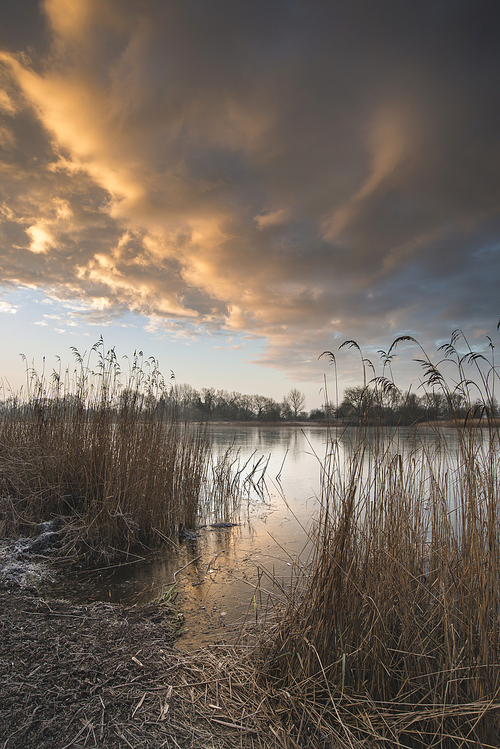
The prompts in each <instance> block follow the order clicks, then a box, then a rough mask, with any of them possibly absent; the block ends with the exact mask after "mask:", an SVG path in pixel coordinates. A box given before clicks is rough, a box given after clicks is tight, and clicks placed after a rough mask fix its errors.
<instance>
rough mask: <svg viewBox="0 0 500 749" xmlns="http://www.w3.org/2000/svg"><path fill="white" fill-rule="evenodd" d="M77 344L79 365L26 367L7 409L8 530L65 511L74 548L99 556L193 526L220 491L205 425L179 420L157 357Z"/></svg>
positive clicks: (1, 475) (0, 515) (0, 490)
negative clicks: (123, 360)
mask: <svg viewBox="0 0 500 749" xmlns="http://www.w3.org/2000/svg"><path fill="white" fill-rule="evenodd" d="M73 353H74V355H75V368H74V370H73V371H72V372H70V371H69V370H67V371H65V372H64V373H61V372H57V371H53V372H52V374H51V375H50V376H46V375H45V373H44V372H43V371H42V372H41V373H38V372H36V371H35V370H34V369H33V368H29V367H28V368H27V370H26V375H27V380H26V387H25V389H24V390H23V391H22V392H21V393H18V394H16V395H14V396H10V397H9V398H8V399H7V400H6V401H5V402H4V403H3V406H2V408H1V410H0V502H1V504H0V533H3V534H4V535H5V534H7V533H10V534H12V533H25V532H30V530H31V531H32V530H33V528H34V526H35V524H36V523H39V522H41V521H44V520H49V519H51V518H54V517H56V516H62V517H64V518H65V520H66V526H65V527H66V538H67V539H68V540H69V539H71V545H70V546H68V545H67V547H66V550H67V551H68V552H69V551H70V550H72V552H75V553H77V554H78V556H80V557H81V558H84V559H86V560H87V561H94V560H96V559H97V558H100V557H104V558H106V559H109V558H110V557H112V556H113V555H115V554H120V553H123V552H129V551H131V550H132V549H136V548H137V547H138V546H139V545H142V547H151V546H156V545H158V544H159V543H161V541H162V539H165V538H166V537H167V538H169V537H173V536H175V534H176V532H177V531H178V529H179V526H180V524H183V525H184V526H186V527H188V528H189V527H193V526H194V524H195V523H196V521H197V519H198V514H199V509H200V506H201V504H203V507H204V511H206V510H207V506H208V505H210V502H208V505H207V501H208V500H209V499H210V497H209V495H210V491H211V490H212V489H211V487H210V482H211V475H210V471H209V468H210V452H209V448H210V443H209V440H208V435H207V431H206V426H205V425H203V424H199V425H196V424H195V425H193V424H186V423H183V422H181V421H179V419H177V417H176V413H175V411H173V410H172V409H171V408H170V407H169V405H168V403H169V399H168V397H166V396H167V395H168V392H169V387H170V385H169V382H165V380H164V379H163V377H162V375H161V373H160V371H159V369H158V365H157V362H156V361H155V360H154V359H148V360H146V361H144V360H143V358H142V354H136V355H134V358H133V359H132V361H131V362H129V363H128V366H126V368H125V369H122V367H121V366H120V363H119V362H118V360H117V357H116V355H115V352H114V350H113V349H112V350H110V351H106V350H105V348H104V344H103V342H102V340H101V341H99V342H98V343H97V344H96V345H95V346H94V347H93V348H92V349H91V351H90V352H89V354H88V356H86V357H85V358H84V357H83V356H82V355H80V353H79V352H78V351H76V350H74V351H73ZM212 484H213V481H212ZM212 488H213V487H212ZM215 501H216V502H217V498H215ZM211 507H212V509H213V504H212V505H211ZM224 509H225V508H222V510H224Z"/></svg>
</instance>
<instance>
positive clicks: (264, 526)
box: [78, 425, 458, 648]
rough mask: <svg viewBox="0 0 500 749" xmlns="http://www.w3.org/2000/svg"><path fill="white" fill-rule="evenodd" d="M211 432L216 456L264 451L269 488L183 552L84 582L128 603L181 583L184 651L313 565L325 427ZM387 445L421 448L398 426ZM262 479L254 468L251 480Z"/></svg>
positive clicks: (215, 636) (253, 613)
mask: <svg viewBox="0 0 500 749" xmlns="http://www.w3.org/2000/svg"><path fill="white" fill-rule="evenodd" d="M355 431H356V430H347V431H345V432H344V433H342V435H340V436H339V439H338V447H337V450H338V455H339V456H340V462H341V463H342V461H344V459H345V462H347V460H346V459H347V458H348V457H349V454H350V453H352V450H353V434H354V433H355ZM445 431H447V432H448V433H447V436H446V441H447V450H448V455H450V456H451V459H452V460H453V455H454V453H456V449H457V444H458V442H457V433H456V432H455V431H454V430H451V429H450V430H445ZM212 433H213V451H214V455H218V454H221V453H224V452H225V451H226V450H227V449H228V447H229V446H231V445H233V446H234V448H235V449H238V450H239V455H240V457H239V460H240V464H241V465H243V464H244V463H245V462H246V461H247V460H248V459H249V458H250V457H251V456H253V457H252V458H251V462H250V464H249V465H253V464H254V463H255V462H257V460H259V458H261V457H263V458H264V459H265V462H266V463H267V469H266V473H265V477H264V478H265V485H264V484H263V483H261V484H260V487H261V488H262V489H263V491H262V492H257V491H252V492H250V493H249V494H246V495H245V496H243V497H242V503H241V509H240V513H239V517H237V518H235V520H236V521H237V522H238V525H237V526H235V527H233V528H224V529H214V528H211V527H210V526H208V527H206V528H204V529H201V530H199V531H198V537H197V538H196V540H194V541H183V542H182V543H181V544H180V547H179V548H178V549H173V548H172V549H165V550H164V551H163V552H162V553H161V554H158V555H155V556H154V557H153V558H152V559H151V560H150V561H147V562H141V563H140V564H131V565H129V566H127V567H121V568H120V569H119V570H103V571H101V572H98V573H94V574H93V575H92V576H91V577H89V576H87V577H86V579H84V580H82V579H80V580H79V581H78V587H79V589H80V590H82V591H84V592H83V597H84V598H85V599H86V600H92V599H100V600H108V601H112V602H124V603H130V602H136V601H147V600H150V599H151V598H154V597H155V596H157V595H158V594H159V593H161V592H162V590H164V589H165V588H167V587H169V586H170V585H172V584H173V583H174V582H175V583H176V590H177V599H176V603H175V605H176V606H177V607H178V608H179V610H180V611H182V612H183V613H184V614H185V616H186V625H185V633H184V635H183V637H182V638H181V640H180V647H184V648H192V647H197V646H201V645H204V644H207V643H210V642H214V641H217V640H221V639H225V638H229V637H230V632H231V633H232V632H234V630H235V628H237V626H238V625H240V624H242V623H243V622H245V621H246V622H248V621H251V620H252V619H253V620H255V618H256V617H258V616H260V614H261V613H262V611H263V610H264V609H265V606H266V603H267V600H268V599H269V597H271V598H273V599H275V600H276V599H279V598H280V597H281V598H282V597H283V595H284V593H283V591H286V590H287V589H288V588H289V585H290V580H291V575H292V573H294V572H295V571H296V569H297V567H298V566H303V565H306V564H307V560H308V556H309V552H310V544H309V542H308V535H307V531H308V530H310V528H311V522H312V520H313V519H314V517H315V516H317V513H318V511H319V499H318V497H319V496H320V493H321V466H322V464H323V463H324V459H325V453H326V451H327V436H328V435H327V430H326V428H324V427H315V426H310V427H304V428H292V427H279V426H278V427H274V426H273V427H271V426H269V427H244V426H241V427H238V426H231V427H229V426H223V425H221V426H214V427H213V429H212ZM391 434H393V435H394V432H393V431H392V432H391ZM354 442H355V439H354ZM427 444H428V445H430V446H431V447H428V448H426V449H434V448H433V447H432V445H433V437H432V433H430V435H429V440H428V441H427ZM417 449H420V448H417ZM388 450H389V451H391V452H392V453H394V454H397V453H400V454H402V453H405V452H407V451H409V450H415V443H414V441H413V439H412V438H411V437H410V436H409V435H408V433H405V432H404V431H403V430H401V433H398V434H397V438H396V440H394V439H392V440H391V441H390V443H389V446H388ZM263 463H264V461H262V463H261V465H262V464H263ZM366 470H368V461H367V463H366ZM259 475H260V473H259V472H257V474H256V477H255V478H256V479H257V478H258V477H259ZM256 586H257V591H258V592H256Z"/></svg>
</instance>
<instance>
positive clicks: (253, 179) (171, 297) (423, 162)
mask: <svg viewBox="0 0 500 749" xmlns="http://www.w3.org/2000/svg"><path fill="white" fill-rule="evenodd" d="M16 8H18V5H16V6H14V5H13V4H9V5H8V6H6V11H5V17H6V28H8V29H9V33H8V39H7V37H6V34H5V33H4V38H3V45H4V51H3V53H2V58H1V65H2V68H1V70H2V78H1V81H2V91H1V93H0V111H1V112H2V114H3V120H2V122H3V124H2V125H1V127H0V144H1V145H2V149H3V151H2V154H3V155H2V161H1V170H2V171H1V175H2V179H1V191H2V205H1V220H2V224H1V226H0V231H1V235H0V236H1V247H0V252H1V257H0V264H1V274H2V279H3V281H4V282H5V283H6V284H8V283H15V284H26V285H30V286H38V287H41V288H45V289H46V290H47V292H48V293H49V294H51V295H53V296H56V297H59V298H63V299H71V298H73V299H80V300H84V301H85V300H86V302H87V304H88V305H89V309H91V310H95V309H99V310H102V309H104V310H105V309H108V310H109V311H110V314H111V311H113V313H116V311H120V310H125V309H133V310H136V311H138V312H141V313H142V314H145V315H149V316H151V318H152V320H153V324H154V325H161V324H165V325H172V324H173V322H172V321H177V322H176V323H175V324H179V323H182V321H185V323H186V330H188V331H189V330H192V326H193V325H199V326H204V325H205V326H207V329H210V330H213V329H216V328H219V329H227V330H230V331H244V332H247V333H248V334H250V335H257V336H265V337H266V338H267V340H268V342H269V347H268V350H267V352H266V354H265V355H264V356H263V358H262V360H261V361H262V363H265V364H266V365H269V366H279V367H282V366H283V363H284V362H286V365H287V366H289V367H290V369H291V370H293V371H294V372H295V373H296V374H297V375H298V376H299V375H301V374H302V373H303V370H304V366H303V365H304V362H305V361H307V360H309V359H311V360H312V359H314V358H315V354H316V353H317V351H318V350H323V349H324V348H325V347H327V346H329V345H333V344H334V343H335V341H336V340H337V339H338V337H339V336H340V337H341V336H342V335H345V336H347V337H354V336H358V337H360V338H361V339H363V338H365V339H366V340H369V339H371V340H373V339H374V338H375V337H378V338H380V336H391V335H397V334H398V333H399V332H408V331H411V332H414V333H419V332H421V333H422V334H424V335H425V336H434V337H435V338H440V337H442V336H443V335H445V333H448V332H449V330H450V328H452V327H456V326H459V325H460V326H463V327H465V328H469V329H471V330H472V331H473V332H474V331H476V332H477V331H480V330H483V329H484V328H485V326H487V325H488V324H491V322H492V321H494V320H495V319H497V318H498V308H497V305H498V302H497V298H498V293H497V289H498V280H499V278H498V276H499V273H498V230H499V228H500V226H499V223H500V180H499V179H498V174H499V166H500V104H499V102H500V99H499V95H498V91H500V55H499V53H498V44H497V33H496V30H497V28H498V21H499V20H500V18H499V16H500V13H499V11H498V9H497V5H496V4H492V3H487V2H485V3H479V4H478V3H472V2H438V1H436V0H433V1H432V2H430V1H429V2H421V3H418V4H413V3H412V4H409V3H401V2H390V1H389V0H383V1H382V2H378V3H373V2H371V1H368V0H363V1H361V0H357V1H356V0H354V1H353V2H349V3H344V2H342V3H324V2H308V3H304V2H292V1H288V2H286V1H285V0H283V1H282V2H278V0H273V1H272V2H265V3H264V2H253V3H247V2H243V1H239V0H231V1H229V0H226V1H225V2H219V3H217V4H216V5H214V4H213V3H209V2H206V1H205V0H196V1H195V0H182V2H181V1H180V0H179V2H169V3H164V2H159V1H158V2H154V1H153V0H145V1H144V2H142V3H140V4H138V3H136V2H132V1H131V0H130V1H129V0H122V1H121V2H117V1H115V0H101V1H100V2H98V1H97V0H71V2H70V0H46V1H45V2H44V3H42V4H41V5H40V8H39V9H37V8H35V7H34V6H29V14H28V15H29V22H28V24H24V21H23V18H22V17H21V11H20V10H19V11H17V10H16ZM28 48H30V49H29V50H28Z"/></svg>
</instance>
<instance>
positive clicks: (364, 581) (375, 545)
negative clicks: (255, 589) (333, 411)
mask: <svg viewBox="0 0 500 749" xmlns="http://www.w3.org/2000/svg"><path fill="white" fill-rule="evenodd" d="M456 340H457V338H456V337H455V341H452V343H451V344H450V346H451V347H452V349H453V351H452V350H451V349H450V348H448V350H447V353H448V357H450V356H453V355H454V354H456V349H455V343H456ZM477 359H478V357H477V356H476V355H473V352H471V351H470V350H469V362H470V363H471V364H473V365H475V364H478V366H480V367H481V368H480V369H479V370H478V372H479V376H478V379H479V383H478V384H477V383H476V385H474V388H475V391H476V393H477V392H478V391H480V392H481V393H482V403H481V408H480V411H481V413H482V414H483V416H484V419H483V424H484V428H478V426H477V421H474V420H472V419H468V420H467V419H465V425H464V419H463V418H462V417H461V418H460V422H459V426H458V425H457V429H456V432H455V433H454V434H453V435H452V436H454V438H455V443H454V444H455V446H454V449H453V450H450V446H449V442H448V438H449V435H450V433H449V431H448V433H447V432H446V430H443V429H442V428H440V427H433V428H432V429H431V428H430V427H428V428H426V429H425V428H424V429H422V428H421V427H420V428H416V429H415V431H414V432H413V433H412V436H413V441H412V442H411V441H410V442H408V434H407V435H406V438H405V442H404V444H405V445H406V446H405V447H404V446H403V442H400V440H399V435H400V432H399V431H398V430H394V429H382V428H380V429H377V428H375V427H373V426H370V427H369V426H366V427H360V428H358V429H351V428H349V429H343V428H342V427H337V428H334V429H332V432H331V436H330V442H329V450H328V455H327V457H326V460H325V463H324V466H323V469H324V480H323V489H322V496H321V500H322V509H321V514H320V517H319V519H318V522H317V527H316V532H315V533H314V534H313V538H314V541H315V550H314V555H313V564H312V570H313V571H312V573H311V575H310V577H309V578H308V579H307V580H306V581H303V589H304V590H303V593H302V594H301V595H297V596H296V597H295V598H294V600H292V601H291V603H290V605H289V606H288V608H287V610H286V611H285V613H284V614H283V616H282V617H281V620H280V622H279V624H278V625H277V628H276V631H275V633H274V637H273V638H271V639H269V640H267V643H266V646H265V648H266V650H265V652H266V658H267V662H268V666H267V668H266V671H265V678H266V679H271V681H272V684H273V688H274V689H275V690H281V691H282V692H283V693H286V694H290V693H291V692H293V693H294V694H295V695H296V696H297V699H298V700H299V698H300V699H303V698H304V696H305V695H307V700H308V704H309V705H311V704H314V705H316V706H318V705H319V706H320V707H317V709H316V710H315V711H311V710H310V708H308V710H309V713H310V714H312V712H314V716H315V718H314V720H317V725H316V728H315V730H316V729H317V728H318V726H319V725H321V727H322V730H323V733H324V734H325V735H327V734H328V732H329V727H328V721H330V729H331V727H332V725H333V723H332V721H333V722H334V723H335V724H336V726H337V728H338V725H339V720H340V717H339V716H340V712H339V710H340V711H341V712H342V709H343V708H342V709H341V706H343V707H344V708H345V706H346V705H348V706H349V708H348V714H349V717H348V718H347V721H348V724H349V725H347V724H346V727H345V732H344V734H343V735H344V740H345V742H346V743H345V745H350V746H354V745H366V744H365V742H369V745H370V746H375V745H384V746H385V745H389V744H393V745H396V746H408V747H409V746H412V747H414V746H415V747H416V746H418V747H424V746H425V747H428V746H433V747H434V746H436V747H437V746H439V747H452V746H453V747H458V746H460V747H467V746H498V737H499V735H500V720H499V717H500V478H499V476H500V460H499V456H500V450H499V438H500V435H499V427H498V422H497V420H496V419H494V418H492V414H491V407H492V404H493V402H494V393H493V392H492V390H493V388H494V385H493V383H494V378H495V377H496V372H495V370H494V364H493V363H492V364H491V366H486V365H485V362H484V361H483V362H482V364H481V363H479V362H478V361H477ZM456 361H457V362H458V367H459V369H460V367H461V366H462V365H463V359H462V358H461V357H460V356H458V358H457V359H456ZM421 363H422V366H423V367H424V368H425V372H426V384H427V386H428V387H430V388H431V389H434V388H437V387H439V388H441V389H442V391H443V392H444V393H445V394H446V395H447V397H449V398H450V401H451V402H452V401H453V399H455V402H457V398H456V393H457V391H458V392H460V393H461V395H463V394H465V395H467V393H468V390H469V389H470V388H472V387H473V383H472V380H471V379H470V378H465V376H464V375H463V372H460V371H459V373H458V374H459V376H458V378H457V383H456V384H455V385H454V386H453V387H450V386H448V385H447V382H449V380H448V379H445V378H444V376H442V375H441V372H440V369H439V367H438V366H437V365H436V366H435V365H433V364H431V362H430V360H429V359H428V357H426V356H425V357H424V358H423V359H422V360H421ZM459 400H460V403H461V405H462V406H463V404H464V402H465V400H464V398H463V397H461V398H460V399H459ZM477 409H478V403H477V398H476V399H475V402H474V405H472V403H471V399H470V398H469V413H470V414H472V412H473V410H474V413H477ZM447 435H448V436H447ZM346 442H349V445H348V448H346ZM408 445H410V447H408ZM299 588H300V586H298V589H299ZM299 701H300V700H299ZM302 704H306V703H305V702H304V703H302ZM343 716H344V718H343V720H346V717H345V716H346V713H345V710H344V712H343ZM301 720H304V718H303V716H302V719H301ZM336 730H337V729H336ZM325 732H326V733H325ZM371 742H375V743H371ZM379 742H382V743H379Z"/></svg>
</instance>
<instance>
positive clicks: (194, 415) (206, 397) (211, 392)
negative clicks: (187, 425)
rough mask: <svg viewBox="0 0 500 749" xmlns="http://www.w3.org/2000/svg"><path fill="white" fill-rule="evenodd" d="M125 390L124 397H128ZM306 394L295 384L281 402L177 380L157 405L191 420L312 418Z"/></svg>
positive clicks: (283, 419)
mask: <svg viewBox="0 0 500 749" xmlns="http://www.w3.org/2000/svg"><path fill="white" fill-rule="evenodd" d="M127 397H128V396H127V393H126V391H124V392H123V393H122V398H127ZM305 402H306V399H305V396H304V394H303V393H301V392H300V390H298V389H297V388H292V389H291V390H290V392H289V393H288V394H287V395H285V396H284V397H283V400H282V401H281V402H278V401H276V400H274V398H268V397H266V396H264V395H245V394H243V393H238V392H234V391H231V392H229V391H227V390H216V389H215V388H202V389H201V390H200V391H198V390H196V389H195V388H193V387H191V385H186V384H174V385H173V386H172V387H171V388H170V389H169V391H168V392H165V393H163V394H162V396H161V398H160V399H159V400H158V404H157V408H169V409H174V410H175V412H176V413H177V414H178V416H179V417H182V418H184V419H188V420H192V421H195V420H200V419H210V420H213V421H296V420H304V419H308V418H309V414H308V413H307V412H306V411H304V410H303V409H304V406H305Z"/></svg>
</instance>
